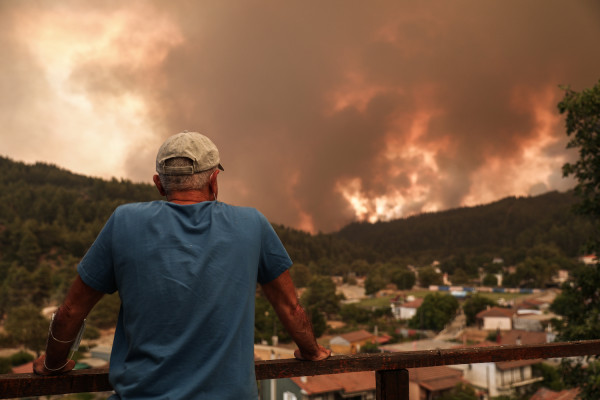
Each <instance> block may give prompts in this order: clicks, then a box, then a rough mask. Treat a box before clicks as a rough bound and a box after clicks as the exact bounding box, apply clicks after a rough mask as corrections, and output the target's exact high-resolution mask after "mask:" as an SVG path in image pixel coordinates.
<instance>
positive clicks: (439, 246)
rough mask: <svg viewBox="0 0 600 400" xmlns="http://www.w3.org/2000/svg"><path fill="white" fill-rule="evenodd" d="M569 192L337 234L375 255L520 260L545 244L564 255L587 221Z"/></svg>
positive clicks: (576, 250) (577, 243) (573, 250)
mask: <svg viewBox="0 0 600 400" xmlns="http://www.w3.org/2000/svg"><path fill="white" fill-rule="evenodd" d="M576 202H577V199H576V197H575V196H574V194H573V192H572V191H569V192H567V193H559V192H549V193H546V194H543V195H540V196H536V197H508V198H505V199H502V200H500V201H496V202H494V203H491V204H487V205H482V206H476V207H465V208H458V209H453V210H448V211H443V212H437V213H429V214H422V215H417V216H414V217H410V218H405V219H399V220H394V221H390V222H378V223H375V224H369V223H352V224H350V225H348V226H346V227H345V228H343V229H342V230H341V231H340V232H338V233H337V234H336V236H338V237H339V238H341V239H346V240H348V241H350V242H353V243H357V244H362V245H364V246H366V247H367V248H368V249H369V250H371V251H375V253H376V254H377V257H378V258H382V259H388V258H391V257H397V256H402V257H404V256H407V255H408V256H413V257H415V256H418V255H423V254H424V253H427V254H429V255H430V256H434V257H440V258H444V257H448V256H451V255H453V254H458V253H462V254H488V255H492V256H493V255H494V254H495V255H496V256H504V257H505V258H508V259H511V258H512V259H515V260H514V261H519V258H521V257H520V256H521V255H524V254H525V253H526V252H527V250H528V249H531V248H532V247H534V246H536V245H548V246H552V247H554V248H556V249H558V250H560V251H561V252H562V253H563V255H565V256H568V257H574V256H576V255H578V254H580V253H581V251H582V249H583V245H584V244H585V242H586V238H588V237H589V235H590V234H591V227H590V225H589V223H588V222H587V221H586V220H585V219H584V218H583V217H580V216H576V215H574V214H573V212H572V207H573V205H574V204H575V203H576Z"/></svg>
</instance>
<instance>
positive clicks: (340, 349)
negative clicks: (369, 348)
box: [329, 329, 377, 354]
mask: <svg viewBox="0 0 600 400" xmlns="http://www.w3.org/2000/svg"><path fill="white" fill-rule="evenodd" d="M376 342H377V338H376V336H375V335H374V334H372V333H370V332H367V331H365V330H364V329H361V330H359V331H354V332H348V333H344V334H342V335H338V336H334V337H333V338H331V340H330V341H329V348H330V349H331V351H332V352H334V353H337V354H356V353H358V352H360V348H361V346H364V345H365V344H366V343H376Z"/></svg>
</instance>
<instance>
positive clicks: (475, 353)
mask: <svg viewBox="0 0 600 400" xmlns="http://www.w3.org/2000/svg"><path fill="white" fill-rule="evenodd" d="M598 354H600V340H586V341H579V342H566V343H549V344H538V345H525V346H494V347H472V348H463V349H461V348H458V349H443V350H425V351H411V352H400V353H380V354H356V355H350V356H334V357H331V358H329V359H327V360H323V361H318V362H308V361H297V360H294V359H285V360H272V361H257V362H256V363H255V368H256V379H258V380H264V379H280V378H290V377H294V376H313V375H325V374H341V373H345V372H358V371H375V376H376V385H377V389H376V391H377V399H379V400H405V399H408V386H409V385H408V372H407V370H406V369H407V368H420V367H432V366H438V365H457V364H475V363H483V362H500V361H514V360H529V359H538V358H563V357H576V356H585V355H598ZM110 390H112V387H111V386H110V383H109V382H108V369H106V368H104V369H87V370H79V371H72V372H70V373H68V374H66V375H59V376H46V377H42V376H37V375H34V374H7V375H0V399H10V398H18V397H30V396H43V395H53V394H64V393H81V392H104V391H110Z"/></svg>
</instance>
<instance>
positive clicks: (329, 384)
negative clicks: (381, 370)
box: [290, 371, 375, 395]
mask: <svg viewBox="0 0 600 400" xmlns="http://www.w3.org/2000/svg"><path fill="white" fill-rule="evenodd" d="M290 379H291V380H292V381H293V382H294V383H295V384H296V385H298V386H299V387H300V388H301V389H302V390H304V391H306V393H307V394H309V395H311V394H320V393H329V392H337V391H342V392H344V393H347V394H350V393H357V392H364V391H368V390H375V371H362V372H349V373H346V374H332V375H317V376H302V377H294V378H290Z"/></svg>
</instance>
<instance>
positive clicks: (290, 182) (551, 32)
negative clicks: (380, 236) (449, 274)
mask: <svg viewBox="0 0 600 400" xmlns="http://www.w3.org/2000/svg"><path fill="white" fill-rule="evenodd" d="M9 4H10V6H4V8H0V11H1V12H4V11H9V12H15V10H16V11H18V10H19V7H20V6H19V5H18V3H17V2H14V3H9ZM28 4H29V3H28ZM37 5H38V6H39V7H40V8H44V7H50V6H47V5H46V6H44V5H40V4H39V3H38V4H37ZM63 7H65V8H67V7H68V8H69V9H74V10H75V11H74V12H80V13H82V14H83V13H86V15H99V16H101V17H106V18H112V17H115V16H117V17H118V16H119V15H121V14H120V13H129V14H132V15H135V14H136V13H137V15H143V16H145V17H144V18H137V19H133V20H132V21H133V22H129V23H128V25H127V30H126V32H129V31H130V32H132V34H131V35H125V34H124V35H118V36H116V37H115V38H113V43H112V44H111V46H112V48H115V49H118V50H119V52H120V54H121V57H120V58H119V59H118V60H117V61H115V60H113V59H111V60H112V61H110V62H109V61H107V58H106V57H103V54H102V53H99V54H95V56H90V57H87V58H85V59H82V60H81V62H78V63H77V65H76V66H75V68H74V69H73V71H72V73H71V75H70V79H69V84H70V85H71V86H70V87H71V90H73V91H74V92H77V93H81V94H82V95H85V96H87V98H89V99H90V101H91V102H92V103H93V104H94V106H95V107H97V108H98V110H104V111H101V112H105V113H108V112H109V111H107V110H111V107H114V104H118V102H120V101H122V100H123V97H124V96H125V95H133V96H139V97H140V98H143V99H144V102H145V105H146V111H145V115H144V119H145V121H147V124H148V125H149V126H150V127H151V129H148V131H147V132H145V133H144V135H142V136H140V135H141V134H140V132H135V133H134V132H131V131H129V132H128V131H124V132H123V133H122V135H123V136H124V137H127V135H134V134H135V135H137V136H136V137H140V138H143V140H138V141H134V142H132V143H131V144H130V145H129V153H128V156H127V157H126V160H125V162H123V171H119V172H116V171H115V172H114V174H115V175H124V176H128V177H131V178H133V179H135V180H141V179H146V180H147V177H149V175H150V174H151V173H152V171H151V168H152V159H153V156H154V152H155V149H156V147H157V146H158V145H159V144H160V141H161V140H163V139H164V138H165V137H167V136H168V135H170V134H173V133H176V132H179V131H181V130H183V129H189V130H192V129H193V130H200V131H204V132H206V133H207V134H208V135H209V136H211V137H212V138H213V139H214V141H215V143H216V144H217V145H218V146H219V148H220V150H221V153H222V161H223V164H224V166H225V169H226V172H225V173H224V174H222V175H220V179H221V180H220V184H221V185H220V187H221V193H222V195H221V197H222V199H223V200H224V201H228V202H231V203H234V204H240V205H249V206H254V207H257V208H259V209H260V210H261V211H263V212H264V213H265V214H266V215H267V217H268V218H269V219H270V220H271V221H274V222H279V223H285V224H287V225H292V226H296V227H302V228H307V229H308V228H310V229H313V230H324V231H329V230H333V229H337V228H339V227H341V226H342V225H344V224H345V223H348V222H350V221H352V220H353V219H355V218H356V216H357V215H359V216H363V217H368V216H371V217H375V216H377V215H378V216H379V217H380V218H386V217H388V218H389V217H399V216H403V215H408V214H411V213H417V212H421V211H429V210H432V209H443V208H449V207H456V206H461V205H465V204H470V203H473V202H484V201H490V200H493V199H495V198H499V197H503V196H506V195H512V194H538V193H541V192H543V191H546V190H552V189H561V190H562V189H565V188H568V187H569V185H571V184H572V183H571V182H569V181H566V180H564V179H562V178H561V173H560V165H561V163H563V162H564V161H566V160H567V159H568V158H569V157H573V155H572V154H569V153H567V152H566V151H565V150H564V144H565V142H566V141H565V138H564V136H565V135H564V128H563V124H562V122H561V120H560V118H558V117H557V115H556V114H557V113H556V103H557V101H558V100H559V99H560V97H561V91H560V90H559V89H558V85H559V84H571V85H572V86H573V87H574V88H575V89H582V88H584V87H587V86H590V85H593V84H594V83H596V82H597V80H598V79H599V78H600V73H599V71H600V53H598V52H597V51H595V49H596V47H597V43H596V42H597V39H598V38H599V37H600V23H599V22H598V21H600V5H599V3H597V2H595V1H579V2H569V3H565V2H561V1H547V0H544V1H542V0H537V1H528V2H521V1H516V0H514V1H508V2H507V1H503V2H478V1H454V2H444V1H421V2H396V1H389V2H378V3H364V2H354V1H351V2H348V1H340V2H333V1H328V2H323V3H320V4H318V5H317V4H316V3H312V4H311V3H298V4H294V3H291V4H290V3H287V4H285V5H284V4H282V3H279V2H271V1H260V2H259V1H247V2H241V3H233V2H231V3H228V2H218V3H216V2H184V1H173V2H169V3H167V2H162V1H155V2H153V3H147V2H134V3H127V4H124V3H118V2H108V3H104V2H102V3H98V4H95V5H94V6H93V7H92V6H89V5H88V4H87V3H83V2H75V1H74V2H71V3H69V4H67V3H63ZM26 11H27V12H28V13H32V14H34V15H35V12H36V9H35V7H31V6H29V8H28V9H27V10H26ZM42 11H43V10H38V11H37V12H42ZM159 17H160V18H161V19H166V20H168V21H170V22H171V23H172V25H173V26H174V27H176V31H177V32H176V33H177V35H175V34H173V35H172V36H173V37H175V36H178V38H177V39H173V40H172V41H171V42H168V40H167V39H164V40H167V42H168V45H162V47H161V46H159V45H156V46H157V49H158V50H157V52H159V50H161V49H162V50H164V49H165V48H166V49H167V51H166V52H165V54H164V58H162V59H160V60H159V61H156V60H154V61H153V62H146V63H144V62H128V60H129V59H130V57H129V55H130V54H131V53H132V52H134V51H135V50H136V49H137V48H139V46H140V41H143V37H142V38H140V37H139V36H136V35H134V34H133V32H139V31H142V32H143V31H144V29H149V28H148V27H149V26H150V27H151V26H152V24H153V22H154V20H153V19H154V18H159ZM0 18H2V17H0ZM6 19H7V20H10V18H6ZM2 37H3V38H4V39H3V41H2V42H1V45H2V50H3V54H6V53H4V51H11V54H13V57H14V58H15V59H17V60H19V61H20V62H21V63H23V64H25V65H27V68H28V71H29V72H28V74H32V75H36V72H35V71H36V68H39V66H36V63H35V62H34V61H32V60H28V58H27V55H23V54H20V53H19V52H20V51H22V49H21V48H19V46H17V45H16V44H15V43H17V41H14V40H12V39H11V38H9V39H6V34H4V36H2ZM156 40H157V41H158V43H159V44H160V43H161V42H160V40H159V39H156ZM153 53H154V52H153V51H149V52H148V54H149V55H152V54H153ZM0 66H1V67H0V68H4V69H5V70H6V69H7V68H9V70H8V73H9V74H14V67H11V66H10V64H9V63H8V62H6V61H0ZM38 75H39V73H38ZM2 82H4V81H2ZM29 86H30V85H28V84H24V86H23V90H21V91H20V90H17V92H20V93H18V95H21V96H22V95H23V92H24V91H25V90H26V89H27V90H28V89H29ZM8 91H9V90H8V89H6V88H5V87H4V86H2V93H0V96H1V97H2V99H0V101H3V100H4V101H6V99H7V98H9V97H8ZM1 104H5V103H1ZM22 109H23V110H25V111H26V110H27V107H25V106H23V107H22ZM540 110H541V111H540ZM25 111H20V112H25ZM0 115H4V114H0ZM540 115H542V117H543V118H542V117H540ZM2 118H3V119H4V118H6V116H3V117H2ZM419 118H421V119H419ZM540 118H541V119H540ZM544 118H545V119H544ZM418 121H421V122H420V125H419V123H417V122H418ZM17 125H18V124H17ZM417 126H418V127H417ZM3 140H7V141H8V140H13V139H3ZM536 146H537V147H540V146H541V148H540V149H538V152H537V153H536V154H537V155H536V156H535V157H536V158H534V159H530V158H531V157H530V156H528V154H529V153H528V151H529V152H530V150H531V149H533V148H537V147H536ZM411 149H412V150H411ZM527 157H530V158H527ZM536 161H539V162H540V163H541V164H540V165H542V166H541V167H539V168H538V167H535V168H534V167H531V168H530V169H528V168H529V167H528V166H530V164H531V163H532V162H536ZM494 165H501V166H502V167H501V168H498V167H494ZM527 174H535V176H527ZM496 178H497V179H496ZM492 181H494V182H492ZM515 182H521V183H519V184H516V183H515ZM352 185H354V186H352ZM344 191H345V192H346V194H348V193H353V194H354V196H355V198H356V199H358V200H360V201H362V203H361V204H362V206H363V207H364V209H363V211H362V212H361V211H359V210H358V209H357V208H356V206H355V207H352V206H351V204H350V203H349V201H348V198H346V197H344V195H343V192H344Z"/></svg>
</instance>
